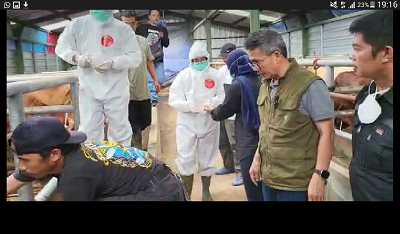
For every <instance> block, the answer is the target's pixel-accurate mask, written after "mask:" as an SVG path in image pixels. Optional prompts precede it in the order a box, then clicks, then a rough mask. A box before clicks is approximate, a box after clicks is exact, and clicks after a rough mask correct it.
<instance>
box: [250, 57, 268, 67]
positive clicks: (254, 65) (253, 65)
mask: <svg viewBox="0 0 400 234" xmlns="http://www.w3.org/2000/svg"><path fill="white" fill-rule="evenodd" d="M268 57H269V56H266V57H265V58H263V59H261V60H260V61H257V62H254V61H251V62H250V63H249V65H250V67H251V68H253V69H261V67H260V63H262V62H264V60H266V59H267V58H268Z"/></svg>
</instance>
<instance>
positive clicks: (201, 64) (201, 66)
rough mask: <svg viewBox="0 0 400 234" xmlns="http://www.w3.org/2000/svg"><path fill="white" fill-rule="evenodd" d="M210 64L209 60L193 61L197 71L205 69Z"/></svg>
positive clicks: (193, 66)
mask: <svg viewBox="0 0 400 234" xmlns="http://www.w3.org/2000/svg"><path fill="white" fill-rule="evenodd" d="M207 66H208V61H207V60H204V61H201V62H198V63H192V68H193V69H194V70H196V71H203V70H204V69H206V67H207Z"/></svg>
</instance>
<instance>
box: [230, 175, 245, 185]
mask: <svg viewBox="0 0 400 234" xmlns="http://www.w3.org/2000/svg"><path fill="white" fill-rule="evenodd" d="M232 185H233V186H240V185H243V177H242V176H236V177H235V179H233V181H232Z"/></svg>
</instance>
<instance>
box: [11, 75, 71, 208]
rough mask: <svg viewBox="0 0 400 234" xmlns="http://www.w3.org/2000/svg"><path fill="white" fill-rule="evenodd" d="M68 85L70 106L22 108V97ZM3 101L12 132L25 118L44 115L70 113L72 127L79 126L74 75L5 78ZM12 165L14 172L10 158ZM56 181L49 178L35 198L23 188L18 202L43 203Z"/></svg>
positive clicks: (28, 189)
mask: <svg viewBox="0 0 400 234" xmlns="http://www.w3.org/2000/svg"><path fill="white" fill-rule="evenodd" d="M63 84H69V85H70V87H71V99H72V105H57V106H42V107H31V108H29V107H28V108H24V106H23V102H22V94H23V93H28V92H32V91H36V90H41V89H44V88H49V87H55V86H59V85H63ZM7 99H8V106H9V108H8V110H7V112H8V117H9V121H10V130H11V131H13V130H14V129H15V128H16V127H17V126H18V125H19V124H20V123H22V122H23V121H24V120H25V115H26V114H28V113H29V114H36V115H40V114H48V113H74V118H75V119H74V121H75V124H76V125H75V126H79V102H78V77H77V76H76V74H75V72H61V73H43V74H37V75H16V76H9V77H7ZM14 164H15V168H17V164H18V158H17V157H16V155H15V154H14ZM56 186H57V179H55V178H52V179H51V180H50V181H49V182H48V183H47V185H46V186H45V187H44V188H43V190H42V191H41V192H39V193H38V194H37V195H36V196H35V197H34V196H33V190H32V185H26V186H23V187H22V188H21V189H20V190H19V191H18V193H19V197H20V199H21V200H26V201H31V200H33V199H34V200H36V201H44V200H46V199H47V198H48V197H49V196H50V195H51V194H52V193H53V192H54V190H55V188H56Z"/></svg>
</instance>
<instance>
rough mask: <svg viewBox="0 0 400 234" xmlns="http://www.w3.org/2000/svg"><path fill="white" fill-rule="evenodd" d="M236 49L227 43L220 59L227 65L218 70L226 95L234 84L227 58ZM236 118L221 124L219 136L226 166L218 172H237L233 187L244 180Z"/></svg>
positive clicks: (222, 49) (220, 149) (222, 173)
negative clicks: (240, 162) (237, 147)
mask: <svg viewBox="0 0 400 234" xmlns="http://www.w3.org/2000/svg"><path fill="white" fill-rule="evenodd" d="M235 49H236V45H234V44H232V43H226V44H225V45H223V46H222V47H221V51H220V55H219V56H220V58H221V59H222V60H223V61H224V63H225V65H224V66H222V67H221V68H220V69H219V70H218V74H219V77H220V79H221V80H222V83H223V84H224V89H225V94H226V93H227V90H228V87H229V85H230V84H231V83H232V76H231V75H230V73H229V69H228V67H227V66H226V58H227V57H228V55H229V53H230V52H231V51H233V50H235ZM235 116H236V115H233V116H231V117H229V118H228V119H226V120H222V121H221V124H220V135H219V152H220V153H221V156H222V161H223V164H224V166H223V167H221V168H220V169H218V170H217V171H216V174H217V175H225V174H229V173H233V172H236V173H237V176H236V177H235V178H234V179H233V181H232V185H233V186H239V185H242V184H243V178H242V176H241V174H240V165H239V162H238V160H237V157H236V150H235V146H236V140H235Z"/></svg>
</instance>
